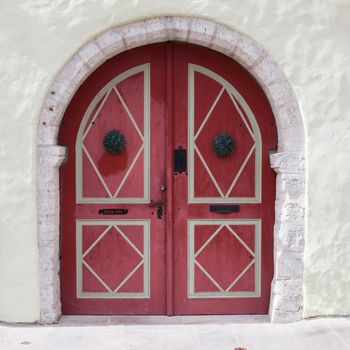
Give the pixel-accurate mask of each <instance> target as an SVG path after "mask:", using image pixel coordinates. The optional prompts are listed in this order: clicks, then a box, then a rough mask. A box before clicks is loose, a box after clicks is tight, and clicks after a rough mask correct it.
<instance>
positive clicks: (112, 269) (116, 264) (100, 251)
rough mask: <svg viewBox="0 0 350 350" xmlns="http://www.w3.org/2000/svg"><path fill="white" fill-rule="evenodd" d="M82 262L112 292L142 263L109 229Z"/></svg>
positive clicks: (118, 235)
mask: <svg viewBox="0 0 350 350" xmlns="http://www.w3.org/2000/svg"><path fill="white" fill-rule="evenodd" d="M84 261H85V262H86V263H87V264H88V265H89V266H90V267H91V268H92V269H93V271H94V272H95V273H96V274H97V275H98V276H99V277H100V278H101V279H102V280H103V281H104V282H105V283H106V284H107V285H108V286H109V288H110V289H111V290H112V291H113V290H114V289H115V288H117V287H118V286H119V285H120V283H121V282H122V281H124V279H125V278H126V277H127V276H128V275H129V274H130V273H131V272H132V271H133V269H134V268H135V267H136V266H137V265H138V264H139V263H140V262H141V261H142V257H141V256H140V255H139V254H138V253H137V252H136V250H135V249H134V248H133V247H132V246H131V245H130V244H129V243H128V242H127V240H125V238H123V237H122V235H121V234H120V233H119V232H118V231H117V230H116V229H115V228H114V227H111V228H110V229H109V230H108V232H107V233H106V234H105V235H104V236H103V237H102V239H101V240H100V241H99V242H98V243H97V244H96V245H95V246H94V247H93V248H92V249H91V250H90V252H89V253H88V254H87V255H86V256H85V257H84Z"/></svg>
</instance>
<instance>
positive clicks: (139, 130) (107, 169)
mask: <svg viewBox="0 0 350 350" xmlns="http://www.w3.org/2000/svg"><path fill="white" fill-rule="evenodd" d="M131 79H132V81H131V82H127V81H129V80H131ZM120 84H121V83H120ZM120 84H119V85H120ZM121 87H122V88H123V95H124V96H126V95H127V93H128V91H129V90H131V91H133V90H135V89H136V87H137V91H138V90H143V75H141V74H139V75H137V76H135V77H130V78H128V79H126V80H125V82H124V83H123V85H121ZM118 93H119V91H118V90H116V89H115V88H113V89H112V90H111V91H110V93H109V95H108V96H107V97H106V99H105V101H104V103H103V105H102V103H101V109H100V110H99V112H98V114H97V115H96V117H95V118H94V119H90V122H89V123H88V124H87V126H86V130H85V133H86V134H85V136H84V139H83V145H84V147H85V150H84V153H85V154H86V156H87V157H86V158H83V177H90V178H93V176H89V172H91V171H94V172H96V173H97V175H98V176H99V180H98V181H100V182H102V183H103V182H104V183H105V187H107V190H106V191H105V193H104V197H113V195H115V194H116V191H117V190H118V191H121V190H123V197H143V175H144V174H143V166H142V164H138V163H142V160H143V157H142V154H143V150H142V149H141V148H142V146H143V140H142V137H143V120H142V121H141V119H142V118H143V114H140V113H141V112H140V110H141V107H140V106H139V105H142V108H143V99H142V101H140V99H139V98H135V97H134V99H133V100H130V97H129V96H128V104H129V106H130V105H131V104H134V106H132V107H131V106H130V108H129V106H128V105H127V104H126V102H125V101H124V99H123V98H122V96H121V94H120V93H119V96H118ZM130 110H132V111H134V113H136V114H137V116H136V117H135V118H134V116H133V115H132V113H131V112H130ZM113 129H117V130H120V131H121V132H122V133H123V134H124V135H125V138H126V148H125V150H124V151H123V152H122V153H120V154H118V155H113V154H111V153H109V152H108V151H106V150H105V148H104V147H103V139H104V136H105V135H106V134H107V132H109V131H110V130H113ZM88 158H90V159H88ZM87 162H90V163H93V164H92V165H91V164H88V163H87ZM94 167H95V169H93V168H94ZM132 167H136V168H138V170H139V171H137V172H133V173H132ZM130 173H132V174H133V176H132V183H131V184H130V181H128V182H127V181H126V180H128V179H127V178H128V174H130ZM95 178H96V176H95ZM95 183H96V182H95V181H94V182H88V181H84V182H83V194H84V196H86V197H101V193H100V191H99V192H98V193H96V191H95V190H94V188H95ZM126 183H127V186H126ZM134 184H137V185H138V186H133V185H134ZM126 187H128V188H129V189H130V194H129V193H128V188H126ZM117 197H119V196H118V195H117Z"/></svg>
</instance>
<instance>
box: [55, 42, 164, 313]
mask: <svg viewBox="0 0 350 350" xmlns="http://www.w3.org/2000/svg"><path fill="white" fill-rule="evenodd" d="M165 57H166V54H165V46H163V45H153V46H151V47H143V48H138V49H135V50H132V51H128V52H125V53H123V54H121V55H118V56H117V57H115V58H112V59H110V60H109V61H107V62H106V63H105V64H103V65H102V66H101V67H100V68H98V69H97V70H96V71H95V72H94V73H93V74H91V76H90V77H89V78H88V79H87V80H86V81H85V82H84V84H83V85H82V86H81V87H80V88H79V90H78V91H77V93H76V94H75V96H74V98H73V99H72V102H71V103H70V105H69V107H68V109H67V111H66V113H65V116H64V119H63V122H62V127H61V130H60V135H59V141H60V144H62V145H65V146H67V147H68V161H67V163H66V164H64V165H63V166H62V167H61V170H60V180H61V183H60V186H61V232H62V234H61V252H60V254H61V286H62V288H61V293H62V308H63V313H64V314H164V313H165V312H166V274H165V271H166V264H165V249H164V247H165V224H166V221H165V218H166V217H165V216H163V218H162V219H158V218H157V216H156V208H150V207H149V205H148V204H135V203H134V204H133V203H131V204H112V203H109V204H93V203H86V204H85V203H80V204H76V198H75V180H76V178H75V177H76V173H75V157H76V154H75V143H76V137H77V133H78V129H79V126H80V123H81V120H82V118H83V116H84V113H85V111H86V109H87V108H88V106H89V104H90V102H91V101H92V99H93V98H94V97H95V96H96V94H97V93H98V92H99V91H100V90H101V89H102V88H103V86H105V85H106V84H107V83H108V82H109V81H111V80H112V79H113V78H114V77H116V76H118V75H119V74H121V73H123V72H125V71H127V70H129V69H131V68H133V67H135V66H138V65H141V64H145V63H149V64H150V66H151V77H150V79H151V106H150V108H151V125H150V128H151V139H152V140H156V142H152V143H151V150H150V159H151V169H150V172H151V173H150V178H151V187H150V196H151V198H152V199H154V200H160V199H162V198H163V197H164V192H161V191H160V187H161V186H162V185H163V184H164V182H165V162H164V156H165V155H164V149H165V118H164V116H165V112H166V109H165V101H166V96H165V90H166V89H165V79H164V77H165V73H166V61H165ZM143 83H144V82H143V76H142V74H137V75H134V76H132V77H130V78H128V79H126V80H124V81H123V82H121V83H119V84H118V85H117V89H118V91H119V92H120V94H121V95H122V97H123V99H124V100H125V104H126V105H127V106H128V108H129V110H130V113H131V114H132V115H133V117H134V119H135V122H136V123H137V125H138V126H139V128H140V130H141V131H143ZM97 107H98V106H97ZM96 109H97V108H96ZM91 118H92V117H91ZM90 121H92V119H91V120H90ZM111 129H118V130H121V131H122V132H123V133H124V134H125V136H126V141H127V146H126V149H125V151H124V152H123V153H121V154H120V155H117V156H114V155H111V154H109V153H108V152H107V151H106V150H105V149H104V148H103V146H102V142H103V138H104V135H105V134H106V132H108V131H109V130H111ZM141 144H142V141H141V139H140V137H139V135H138V134H137V132H136V129H135V128H134V127H133V125H132V123H131V121H130V119H129V117H128V115H127V113H126V110H125V109H124V107H123V106H122V104H121V102H120V100H119V99H118V98H117V95H116V94H112V93H111V95H110V96H109V98H108V99H107V100H106V104H105V106H104V107H103V108H102V109H101V112H100V115H99V117H98V118H97V119H96V120H95V122H94V125H93V126H92V127H91V131H90V132H89V133H88V134H87V136H86V138H85V140H84V145H85V147H86V149H87V150H88V152H89V154H90V155H91V158H93V159H94V161H95V163H96V166H97V168H98V169H99V171H100V173H101V176H102V177H103V179H104V180H105V182H106V184H107V185H108V187H109V188H110V190H111V192H114V191H115V190H116V187H117V185H118V184H119V183H120V181H121V179H122V177H123V175H124V174H125V173H126V171H127V169H128V167H129V166H130V164H131V162H132V160H133V158H134V156H135V154H136V152H137V151H138V149H139V147H140V145H141ZM143 156H144V155H143V154H141V157H140V159H139V160H138V162H137V163H136V164H135V168H134V169H133V170H132V172H131V173H130V176H129V178H128V180H127V181H126V182H125V183H124V185H123V187H122V189H121V191H120V193H119V195H118V196H117V197H118V198H121V197H126V196H128V197H137V196H140V195H142V193H143V181H142V179H143V175H144V174H143V167H142V162H143ZM83 173H84V183H83V191H84V194H85V195H86V196H96V197H101V198H103V197H106V196H107V194H106V191H105V189H104V188H103V186H102V185H101V182H100V181H99V179H98V177H97V176H96V174H95V172H94V171H93V169H92V167H91V164H90V162H89V161H88V159H87V157H84V159H83ZM101 208H126V209H128V211H129V212H128V215H126V216H115V215H99V214H98V211H99V210H100V209H101ZM76 219H80V220H82V219H87V220H100V219H103V220H115V219H117V220H119V219H127V220H134V219H135V220H138V219H139V220H141V219H142V220H149V221H150V226H151V228H150V230H151V232H150V237H151V238H150V241H151V253H150V255H151V277H150V284H151V297H150V298H149V299H132V298H125V299H108V298H104V299H98V298H93V299H82V298H77V295H76V293H77V291H76V232H75V231H76V230H75V227H76V226H75V225H76V223H75V221H76ZM117 227H118V228H120V229H121V230H122V232H123V233H124V234H125V236H127V237H128V239H129V240H130V241H131V242H132V243H133V244H134V245H135V246H136V247H137V248H138V249H139V251H140V252H141V253H143V229H142V227H140V226H132V225H128V226H117ZM105 228H106V226H105V225H92V226H84V227H83V252H84V251H85V250H86V248H87V247H89V246H90V244H91V243H92V242H94V241H95V239H96V237H98V236H99V235H100V234H101V232H103V230H104V229H105ZM140 259H141V258H140V256H139V255H138V254H137V253H136V251H135V250H134V249H133V248H131V246H130V244H129V243H128V242H127V241H126V240H125V239H124V238H123V237H122V236H121V235H120V234H119V233H118V232H117V231H116V229H115V228H111V229H110V231H108V232H107V233H106V234H105V236H104V237H103V238H102V239H101V240H100V241H99V243H97V244H96V246H95V247H94V248H93V249H92V250H91V251H90V252H88V254H87V255H86V256H85V257H84V260H85V261H86V262H87V263H88V264H89V266H90V267H91V268H93V270H94V271H95V272H97V273H98V275H99V276H100V277H101V278H102V279H103V281H104V282H105V283H106V284H107V285H108V286H109V287H110V288H111V289H112V290H114V289H115V288H116V286H117V285H118V284H120V282H121V281H123V279H124V278H125V277H126V276H127V275H128V273H129V272H130V271H131V270H132V269H133V268H134V267H135V266H137V264H138V263H139V262H140ZM143 282H144V281H143V266H141V267H140V268H139V270H137V271H136V272H135V274H134V275H133V276H132V277H131V278H130V279H129V280H128V281H127V283H125V284H124V285H123V286H121V288H120V290H119V291H120V292H142V289H143ZM83 291H84V292H94V291H95V292H106V289H105V287H104V286H103V285H102V284H101V283H100V282H99V281H98V280H97V279H96V277H95V276H94V275H93V274H92V273H91V271H89V269H88V268H86V267H85V266H84V268H83Z"/></svg>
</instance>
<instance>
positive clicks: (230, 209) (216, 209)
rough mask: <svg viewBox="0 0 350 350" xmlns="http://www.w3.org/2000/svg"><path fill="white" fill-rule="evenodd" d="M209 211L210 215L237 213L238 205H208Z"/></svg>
mask: <svg viewBox="0 0 350 350" xmlns="http://www.w3.org/2000/svg"><path fill="white" fill-rule="evenodd" d="M209 211H211V212H212V213H219V214H228V213H238V212H239V205H237V204H212V205H209Z"/></svg>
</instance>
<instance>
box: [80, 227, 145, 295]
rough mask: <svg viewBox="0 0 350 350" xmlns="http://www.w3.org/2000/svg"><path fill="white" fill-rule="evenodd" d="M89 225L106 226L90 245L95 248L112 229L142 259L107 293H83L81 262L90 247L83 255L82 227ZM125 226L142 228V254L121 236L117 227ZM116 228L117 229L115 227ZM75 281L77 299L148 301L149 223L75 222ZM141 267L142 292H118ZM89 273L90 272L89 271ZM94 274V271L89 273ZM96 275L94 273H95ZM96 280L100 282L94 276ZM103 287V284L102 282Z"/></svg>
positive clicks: (120, 231)
mask: <svg viewBox="0 0 350 350" xmlns="http://www.w3.org/2000/svg"><path fill="white" fill-rule="evenodd" d="M89 225H93V226H96V225H101V226H106V225H108V227H107V229H105V230H104V231H103V233H102V234H101V235H100V236H99V237H98V239H97V240H95V242H94V243H93V244H92V246H95V244H96V243H97V242H98V241H99V240H100V239H102V238H103V236H104V234H105V233H107V232H108V231H109V230H110V228H112V227H114V228H115V229H116V230H117V231H118V232H119V233H120V234H122V237H123V238H124V239H125V240H126V241H127V242H128V244H129V245H130V246H131V247H132V248H134V249H135V251H136V252H137V253H138V254H139V255H140V256H141V257H142V260H141V262H140V263H139V264H138V265H137V266H136V268H134V269H133V270H132V271H131V273H129V275H128V276H127V278H126V279H125V280H124V281H123V282H122V283H121V284H120V285H119V286H118V287H117V289H116V290H114V291H112V290H110V291H107V292H84V291H83V262H84V259H83V258H84V256H85V255H86V254H87V253H88V251H90V249H91V247H92V246H90V247H89V248H88V249H87V250H86V251H85V252H84V253H83V243H82V242H83V226H89ZM125 225H132V226H143V253H141V252H139V250H138V249H137V248H136V247H135V246H134V245H133V244H132V242H130V241H129V240H128V239H127V238H126V237H125V235H124V234H123V232H122V230H121V229H120V227H119V226H125ZM116 226H117V227H116ZM75 231H76V242H77V243H76V269H77V272H76V279H77V298H78V299H79V298H80V299H89V298H94V299H122V298H128V299H135V298H137V299H149V298H150V296H151V295H150V290H151V286H150V283H151V273H150V267H151V262H150V258H151V256H150V249H151V248H150V243H151V241H150V221H149V220H76V230H75ZM142 265H143V292H134V293H131V292H128V293H127V292H124V293H121V292H118V289H120V288H121V287H122V286H123V285H124V283H125V282H126V281H127V280H128V279H129V278H130V277H131V276H132V275H133V274H134V273H135V272H136V271H137V270H138V269H139V268H140V267H141V266H142ZM85 266H86V267H88V266H87V265H85ZM90 271H91V270H90ZM91 272H92V273H93V274H94V271H91ZM95 274H96V272H95ZM95 277H96V278H97V279H98V280H100V277H99V276H98V275H97V276H95ZM102 284H103V285H104V286H106V285H105V283H103V282H102ZM106 289H109V287H108V286H106Z"/></svg>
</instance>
